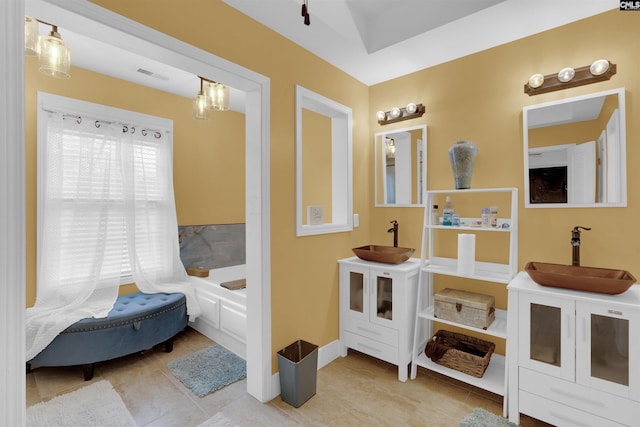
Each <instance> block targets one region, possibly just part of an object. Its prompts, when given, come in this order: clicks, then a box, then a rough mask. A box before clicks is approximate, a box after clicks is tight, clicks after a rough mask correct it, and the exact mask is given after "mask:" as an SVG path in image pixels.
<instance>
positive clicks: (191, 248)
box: [178, 224, 246, 270]
mask: <svg viewBox="0 0 640 427" xmlns="http://www.w3.org/2000/svg"><path fill="white" fill-rule="evenodd" d="M178 236H179V239H180V259H181V260H182V264H184V267H185V268H189V267H201V268H205V269H208V270H210V269H214V268H220V267H228V266H232V265H240V264H245V262H246V261H245V260H246V258H245V252H246V251H245V249H246V245H245V224H208V225H181V226H178Z"/></svg>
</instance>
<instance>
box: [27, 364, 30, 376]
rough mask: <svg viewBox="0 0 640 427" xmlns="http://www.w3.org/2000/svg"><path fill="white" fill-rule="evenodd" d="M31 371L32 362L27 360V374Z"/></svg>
mask: <svg viewBox="0 0 640 427" xmlns="http://www.w3.org/2000/svg"><path fill="white" fill-rule="evenodd" d="M30 373H31V363H29V362H27V374H30Z"/></svg>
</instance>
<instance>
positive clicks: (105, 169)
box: [38, 93, 177, 292]
mask: <svg viewBox="0 0 640 427" xmlns="http://www.w3.org/2000/svg"><path fill="white" fill-rule="evenodd" d="M38 104H39V105H40V111H39V117H38V128H39V137H38V160H39V161H38V273H39V275H40V274H46V275H48V276H49V277H48V279H53V280H47V282H49V285H48V286H57V287H58V288H59V290H61V289H65V288H68V289H70V290H72V289H74V291H73V292H75V290H77V289H78V288H81V287H82V286H84V285H83V284H84V283H87V281H89V280H95V286H96V287H97V288H100V287H102V286H110V285H111V284H112V283H113V282H114V280H115V281H117V282H118V284H122V283H131V282H133V281H134V280H133V275H132V263H136V264H137V265H138V267H140V266H143V268H144V269H145V274H146V275H151V276H152V277H153V276H162V275H163V270H165V269H167V268H170V267H171V266H173V261H172V258H171V257H172V256H173V255H175V254H173V251H172V249H171V248H172V245H171V240H170V239H171V238H175V236H173V235H171V233H167V231H168V230H167V227H166V225H167V224H174V225H173V227H174V228H173V234H177V228H175V223H176V221H175V203H174V198H173V183H172V126H173V124H172V121H171V120H167V119H161V118H157V117H152V116H147V115H143V114H139V113H134V112H130V111H125V110H119V109H115V108H111V107H107V106H102V105H97V104H91V103H87V102H83V101H78V100H73V99H69V98H63V97H58V96H54V95H50V94H43V93H40V94H39V103H38ZM171 221H173V222H171ZM167 234H169V235H167ZM167 248H168V249H169V250H167ZM40 286H41V280H40V278H39V280H38V289H39V290H40Z"/></svg>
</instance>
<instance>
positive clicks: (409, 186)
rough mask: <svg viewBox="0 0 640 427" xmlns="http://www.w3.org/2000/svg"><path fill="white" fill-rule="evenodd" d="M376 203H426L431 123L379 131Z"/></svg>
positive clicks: (418, 204) (381, 205)
mask: <svg viewBox="0 0 640 427" xmlns="http://www.w3.org/2000/svg"><path fill="white" fill-rule="evenodd" d="M373 142H374V147H375V205H376V206H378V207H384V206H392V207H402V206H404V207H412V206H424V201H423V197H424V191H425V190H426V188H427V126H426V125H421V126H414V127H408V128H403V129H397V130H393V131H389V132H380V133H376V134H375V136H374V139H373Z"/></svg>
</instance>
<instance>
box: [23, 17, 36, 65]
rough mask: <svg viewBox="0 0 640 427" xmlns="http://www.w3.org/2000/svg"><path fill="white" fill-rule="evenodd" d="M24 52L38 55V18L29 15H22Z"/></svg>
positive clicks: (29, 54) (28, 54)
mask: <svg viewBox="0 0 640 427" xmlns="http://www.w3.org/2000/svg"><path fill="white" fill-rule="evenodd" d="M24 54H25V55H27V56H37V55H38V20H37V19H35V18H32V17H30V16H25V17H24Z"/></svg>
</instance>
